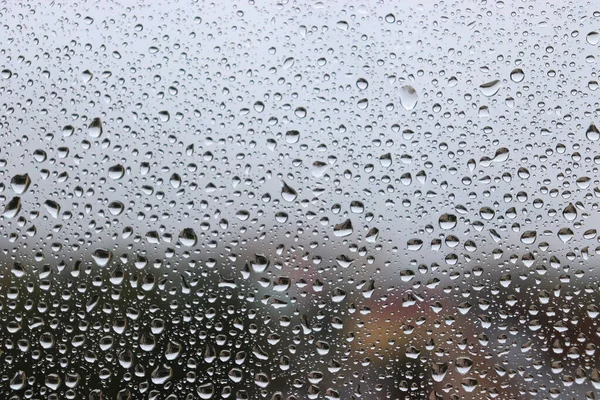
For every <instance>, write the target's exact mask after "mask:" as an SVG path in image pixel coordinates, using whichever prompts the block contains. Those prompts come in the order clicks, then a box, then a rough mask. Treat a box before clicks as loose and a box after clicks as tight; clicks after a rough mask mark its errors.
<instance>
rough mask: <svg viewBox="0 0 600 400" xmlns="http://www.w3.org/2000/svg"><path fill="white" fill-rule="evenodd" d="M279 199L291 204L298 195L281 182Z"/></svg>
mask: <svg viewBox="0 0 600 400" xmlns="http://www.w3.org/2000/svg"><path fill="white" fill-rule="evenodd" d="M281 197H282V198H283V200H285V201H287V202H292V201H294V200H296V198H297V197H298V193H296V191H295V190H294V189H293V188H292V187H291V186H289V185H288V184H287V183H285V182H283V181H282V182H281Z"/></svg>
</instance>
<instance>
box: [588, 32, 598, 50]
mask: <svg viewBox="0 0 600 400" xmlns="http://www.w3.org/2000/svg"><path fill="white" fill-rule="evenodd" d="M585 41H586V42H588V43H589V44H591V45H593V46H595V45H597V44H598V43H600V33H598V32H596V31H592V32H590V33H588V34H587V35H586V37H585Z"/></svg>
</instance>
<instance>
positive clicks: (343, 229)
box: [333, 219, 354, 237]
mask: <svg viewBox="0 0 600 400" xmlns="http://www.w3.org/2000/svg"><path fill="white" fill-rule="evenodd" d="M353 232H354V228H353V227H352V221H351V220H350V219H347V220H346V221H344V222H342V223H340V224H337V225H335V226H334V227H333V234H334V235H335V236H337V237H345V236H349V235H351V234H352V233H353Z"/></svg>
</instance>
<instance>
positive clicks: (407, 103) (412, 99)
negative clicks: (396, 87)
mask: <svg viewBox="0 0 600 400" xmlns="http://www.w3.org/2000/svg"><path fill="white" fill-rule="evenodd" d="M418 100H419V96H418V94H417V91H416V90H415V88H413V87H412V86H410V85H405V86H402V87H401V88H400V104H402V107H404V109H405V110H406V111H410V110H412V109H414V108H415V107H416V105H417V101H418Z"/></svg>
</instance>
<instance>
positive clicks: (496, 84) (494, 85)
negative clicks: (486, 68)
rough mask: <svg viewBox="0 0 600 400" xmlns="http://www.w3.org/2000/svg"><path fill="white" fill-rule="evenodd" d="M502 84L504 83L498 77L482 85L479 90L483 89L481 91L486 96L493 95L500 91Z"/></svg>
mask: <svg viewBox="0 0 600 400" xmlns="http://www.w3.org/2000/svg"><path fill="white" fill-rule="evenodd" d="M501 86H502V84H501V83H500V81H499V80H498V79H496V80H493V81H490V82H487V83H484V84H482V85H480V86H479V90H480V91H481V93H482V94H483V95H484V96H487V97H492V96H493V95H495V94H496V93H498V91H499V90H500V87H501Z"/></svg>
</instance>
